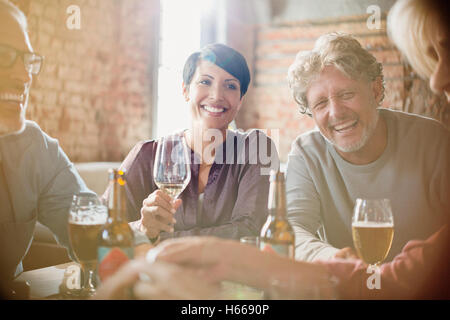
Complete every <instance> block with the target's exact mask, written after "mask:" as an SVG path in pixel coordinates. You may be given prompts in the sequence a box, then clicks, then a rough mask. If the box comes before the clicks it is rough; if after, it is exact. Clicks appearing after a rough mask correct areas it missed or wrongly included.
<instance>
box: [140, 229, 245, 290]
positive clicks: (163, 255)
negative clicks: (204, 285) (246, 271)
mask: <svg viewBox="0 0 450 320" xmlns="http://www.w3.org/2000/svg"><path fill="white" fill-rule="evenodd" d="M229 246H233V247H236V248H235V251H236V250H237V247H238V246H239V243H234V241H227V240H223V239H219V238H216V237H184V238H180V239H168V240H165V241H164V242H162V243H160V244H159V245H158V246H157V247H155V248H153V249H151V250H149V252H148V254H147V261H155V260H156V261H164V262H169V263H175V264H178V265H182V266H186V267H189V268H194V269H195V270H196V273H197V275H199V276H201V277H202V278H204V279H207V280H208V281H210V282H218V281H221V280H226V275H227V273H228V271H229V270H228V269H229V268H231V265H232V262H231V261H228V259H232V258H231V257H230V254H229V253H230V250H229V249H228V247H229ZM227 258H228V259H227Z"/></svg>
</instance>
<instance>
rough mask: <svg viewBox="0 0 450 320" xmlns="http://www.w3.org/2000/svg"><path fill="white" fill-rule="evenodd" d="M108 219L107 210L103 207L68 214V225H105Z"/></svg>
mask: <svg viewBox="0 0 450 320" xmlns="http://www.w3.org/2000/svg"><path fill="white" fill-rule="evenodd" d="M107 218H108V209H107V208H106V207H104V206H98V207H96V208H94V209H92V208H90V209H89V210H78V211H77V212H74V211H72V210H71V211H70V212H69V223H71V224H79V225H96V224H105V222H106V219H107Z"/></svg>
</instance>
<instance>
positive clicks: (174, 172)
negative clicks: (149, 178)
mask: <svg viewBox="0 0 450 320" xmlns="http://www.w3.org/2000/svg"><path fill="white" fill-rule="evenodd" d="M189 163H190V157H189V153H188V148H187V145H186V141H185V139H184V137H183V136H182V135H171V136H167V137H162V138H160V139H159V141H158V146H157V148H156V156H155V164H154V169H153V178H154V181H155V184H156V185H157V186H158V188H159V189H161V190H162V191H164V192H165V193H167V194H168V195H169V196H171V197H172V198H173V199H174V200H175V199H176V198H178V196H179V195H180V194H181V192H183V190H184V189H185V188H186V186H187V185H188V183H189V181H190V180H191V170H190V165H189Z"/></svg>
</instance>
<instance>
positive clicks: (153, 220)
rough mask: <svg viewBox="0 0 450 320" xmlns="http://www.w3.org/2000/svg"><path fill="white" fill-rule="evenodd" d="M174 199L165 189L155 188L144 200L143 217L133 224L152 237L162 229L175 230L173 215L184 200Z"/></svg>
mask: <svg viewBox="0 0 450 320" xmlns="http://www.w3.org/2000/svg"><path fill="white" fill-rule="evenodd" d="M172 200H173V199H172V198H171V197H170V196H169V195H168V194H166V193H165V192H164V191H161V190H155V191H154V192H152V193H151V194H150V195H149V196H148V197H147V198H146V199H145V200H144V201H143V202H142V208H141V219H140V220H138V221H135V222H132V223H131V225H132V226H133V227H135V228H137V229H138V230H139V231H141V232H144V233H145V234H146V235H147V237H149V238H151V239H154V238H156V237H158V235H159V233H160V232H161V231H166V232H173V225H174V224H175V222H176V220H175V218H174V217H173V215H174V213H175V212H176V211H177V209H178V207H179V206H180V205H181V203H182V201H181V199H177V200H175V201H174V202H172Z"/></svg>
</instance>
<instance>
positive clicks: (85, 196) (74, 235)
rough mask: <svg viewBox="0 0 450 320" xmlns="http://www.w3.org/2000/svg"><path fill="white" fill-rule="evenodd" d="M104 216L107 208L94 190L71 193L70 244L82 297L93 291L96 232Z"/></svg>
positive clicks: (105, 216)
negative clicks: (79, 278)
mask: <svg viewBox="0 0 450 320" xmlns="http://www.w3.org/2000/svg"><path fill="white" fill-rule="evenodd" d="M107 218H108V209H107V207H106V206H104V205H103V204H102V203H101V201H100V199H99V198H98V197H97V196H96V195H95V194H92V193H79V194H76V195H74V196H73V200H72V204H71V206H70V211H69V224H68V225H69V226H68V228H69V239H70V245H71V247H72V250H73V253H74V254H75V256H76V258H77V260H78V263H79V264H80V266H81V269H82V271H83V272H82V274H83V282H82V287H81V291H80V293H79V295H80V296H82V297H90V296H92V295H93V294H94V293H95V270H96V268H97V244H98V235H99V231H100V229H101V227H102V226H103V225H104V224H105V223H106V219H107Z"/></svg>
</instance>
